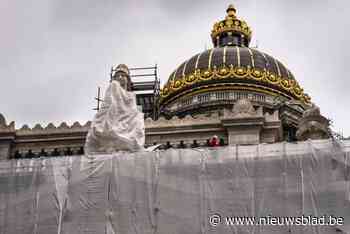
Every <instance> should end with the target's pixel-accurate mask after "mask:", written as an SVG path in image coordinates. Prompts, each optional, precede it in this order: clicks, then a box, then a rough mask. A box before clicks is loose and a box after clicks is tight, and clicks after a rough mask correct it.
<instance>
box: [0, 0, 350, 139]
mask: <svg viewBox="0 0 350 234" xmlns="http://www.w3.org/2000/svg"><path fill="white" fill-rule="evenodd" d="M230 3H234V4H235V6H236V8H237V10H238V16H239V17H240V18H243V19H245V20H246V21H247V23H248V24H249V25H250V26H251V28H252V29H253V39H252V43H251V46H255V45H256V44H258V48H259V49H260V50H262V51H264V52H267V53H268V54H270V55H273V56H274V57H275V58H277V59H279V60H280V61H281V62H282V63H284V64H285V65H286V66H287V67H288V68H289V69H290V70H291V71H292V72H293V73H294V75H295V77H296V78H297V80H298V81H299V83H300V84H301V86H302V87H304V89H305V91H306V92H307V93H308V94H309V95H310V96H311V97H312V101H313V102H315V103H316V104H317V105H319V106H320V108H321V112H322V113H323V114H324V115H325V116H326V117H328V118H330V119H332V120H333V122H334V129H335V130H336V131H340V132H343V133H344V135H346V136H349V135H350V122H349V114H350V106H349V101H350V90H349V88H350V77H349V67H348V66H349V65H348V64H347V62H348V61H350V58H349V57H350V48H349V46H348V44H347V43H348V42H349V41H350V40H349V39H350V32H349V28H350V20H349V18H348V15H349V13H350V3H349V1H347V0H338V1H331V0H318V1H316V0H306V1H301V0H300V1H299V0H297V1H290V0H289V1H287V0H266V1H261V0H260V1H258V0H236V1H212V0H191V1H188V0H176V1H164V0H158V1H157V0H153V1H136V0H122V1H120V0H98V1H96V0H26V1H20V0H0V28H1V37H0V77H1V78H0V79H1V84H0V100H1V102H0V113H2V114H3V115H4V116H5V118H6V119H7V121H8V122H9V121H12V120H14V121H15V122H16V128H20V127H21V126H22V125H23V124H29V126H31V127H33V126H34V124H36V123H41V124H42V125H44V126H45V125H46V124H48V123H49V122H53V123H55V124H56V125H57V124H59V123H60V122H62V121H66V122H67V123H68V124H72V123H73V122H74V121H80V122H82V123H84V122H86V121H87V120H91V119H92V117H93V114H94V111H92V108H94V106H95V102H94V100H93V98H94V96H95V95H96V89H97V86H102V87H103V88H105V87H106V85H107V84H108V81H109V72H110V67H111V65H113V64H119V63H125V64H127V65H129V66H130V67H133V66H148V65H154V64H155V63H157V64H158V65H159V73H160V78H161V81H162V84H163V83H164V82H165V81H166V80H167V78H168V75H169V74H170V73H171V72H172V71H173V70H174V69H175V68H176V67H177V66H178V65H179V64H180V63H182V62H183V61H185V60H186V59H188V58H190V57H191V56H192V55H194V54H196V53H199V52H201V51H203V50H204V49H205V48H211V47H212V44H211V41H210V30H211V27H212V25H213V23H214V22H215V21H217V20H219V19H222V18H223V17H224V16H225V14H226V13H225V10H226V8H227V6H228V4H230ZM256 41H258V43H256Z"/></svg>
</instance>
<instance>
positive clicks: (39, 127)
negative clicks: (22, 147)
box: [32, 124, 44, 131]
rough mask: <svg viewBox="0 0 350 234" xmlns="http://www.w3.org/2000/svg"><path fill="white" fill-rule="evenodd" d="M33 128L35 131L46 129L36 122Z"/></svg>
mask: <svg viewBox="0 0 350 234" xmlns="http://www.w3.org/2000/svg"><path fill="white" fill-rule="evenodd" d="M32 130H33V131H42V130H44V128H43V127H42V126H41V124H36V125H35V126H34V128H33V129H32Z"/></svg>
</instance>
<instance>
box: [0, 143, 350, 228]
mask: <svg viewBox="0 0 350 234" xmlns="http://www.w3.org/2000/svg"><path fill="white" fill-rule="evenodd" d="M349 151H350V142H349V141H346V142H332V141H309V142H303V143H298V144H289V143H279V144H271V145H268V144H262V145H256V146H232V147H222V148H215V149H183V150H179V149H177V150H167V151H158V152H141V153H117V154H115V155H95V156H94V157H86V156H81V157H79V156H74V157H68V156H67V157H57V158H38V159H22V160H9V161H2V162H0V233H1V234H5V233H6V234H13V233H21V234H22V233H24V234H25V233H36V234H39V233H42V234H48V233H58V234H63V233H64V234H68V233H70V234H76V233H97V234H98V233H106V234H129V233H130V234H131V233H135V234H144V233H159V234H176V233H179V234H180V233H181V234H193V233H200V234H204V233H239V234H242V233H266V234H271V233H279V234H281V233H282V234H283V233H318V234H320V233H327V234H328V233H341V231H343V233H348V232H350V154H349ZM212 214H220V215H221V217H222V218H223V219H224V217H225V216H247V217H248V216H255V217H263V216H269V215H270V216H276V217H277V216H284V217H285V216H291V217H294V216H295V217H298V216H301V215H303V214H305V215H313V216H321V215H333V216H337V217H343V218H344V222H345V224H344V225H340V226H339V225H338V226H319V225H318V226H311V225H310V226H297V225H294V226H288V225H277V226H274V225H232V226H228V225H225V224H224V222H222V223H221V224H219V225H217V226H212V225H211V224H210V223H209V217H210V216H211V215H212Z"/></svg>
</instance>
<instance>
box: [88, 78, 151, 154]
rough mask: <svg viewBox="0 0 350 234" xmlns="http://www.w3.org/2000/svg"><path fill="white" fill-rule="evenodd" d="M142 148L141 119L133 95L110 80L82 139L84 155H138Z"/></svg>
mask: <svg viewBox="0 0 350 234" xmlns="http://www.w3.org/2000/svg"><path fill="white" fill-rule="evenodd" d="M144 144H145V124H144V116H143V113H142V112H141V111H139V110H138V109H137V106H136V95H135V93H133V92H129V91H126V90H125V89H124V88H122V87H121V85H120V84H119V82H118V81H116V80H112V82H111V83H110V85H109V86H108V88H107V90H106V94H105V97H104V100H103V102H102V107H101V109H100V110H99V111H98V112H97V113H96V115H95V117H94V120H93V122H92V124H91V128H90V130H89V132H88V135H87V137H86V143H85V152H87V153H93V154H95V153H113V152H116V151H120V150H123V151H140V150H144V147H143V146H144Z"/></svg>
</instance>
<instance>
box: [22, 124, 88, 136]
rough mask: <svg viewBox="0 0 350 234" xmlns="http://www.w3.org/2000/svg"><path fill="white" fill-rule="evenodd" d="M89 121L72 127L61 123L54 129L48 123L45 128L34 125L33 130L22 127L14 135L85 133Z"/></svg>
mask: <svg viewBox="0 0 350 234" xmlns="http://www.w3.org/2000/svg"><path fill="white" fill-rule="evenodd" d="M90 125H91V121H88V122H86V123H85V124H84V125H81V124H80V123H79V122H75V123H74V124H73V125H71V126H69V125H68V124H67V123H66V122H63V123H61V124H60V125H59V126H58V127H56V126H55V125H54V124H53V123H49V124H48V125H47V126H46V127H43V126H42V125H41V124H36V125H35V126H34V127H33V128H30V127H29V126H28V125H26V124H25V125H23V127H22V128H20V129H18V130H16V135H18V136H25V135H52V134H66V133H74V132H87V131H88V130H89V128H90Z"/></svg>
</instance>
